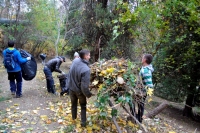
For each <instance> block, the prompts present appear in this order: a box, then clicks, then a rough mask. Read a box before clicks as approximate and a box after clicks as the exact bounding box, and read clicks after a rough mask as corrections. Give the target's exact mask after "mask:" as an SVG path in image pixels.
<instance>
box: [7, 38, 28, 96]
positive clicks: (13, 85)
mask: <svg viewBox="0 0 200 133" xmlns="http://www.w3.org/2000/svg"><path fill="white" fill-rule="evenodd" d="M14 45H15V42H14V41H8V48H7V49H5V50H4V51H3V58H4V61H5V60H6V58H7V57H8V56H7V55H12V58H13V61H14V64H15V65H14V67H13V68H12V69H10V68H6V69H7V73H8V80H9V81H10V90H11V94H12V95H16V98H20V97H21V96H22V73H21V66H20V64H23V63H26V62H27V61H28V60H31V57H27V58H22V57H21V54H20V53H19V51H18V50H17V49H15V48H14ZM4 65H5V62H4ZM15 81H16V82H15Z"/></svg>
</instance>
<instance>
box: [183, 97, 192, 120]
mask: <svg viewBox="0 0 200 133" xmlns="http://www.w3.org/2000/svg"><path fill="white" fill-rule="evenodd" d="M193 99H194V94H188V95H187V99H186V102H185V108H184V110H183V116H187V117H192V107H193Z"/></svg>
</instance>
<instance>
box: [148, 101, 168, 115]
mask: <svg viewBox="0 0 200 133" xmlns="http://www.w3.org/2000/svg"><path fill="white" fill-rule="evenodd" d="M167 107H168V103H167V102H163V103H161V104H160V105H159V106H158V107H156V108H155V109H154V110H152V111H151V112H149V113H148V114H146V115H145V116H146V117H147V118H153V117H155V116H156V115H157V114H159V113H160V112H161V111H163V110H164V109H165V108H167Z"/></svg>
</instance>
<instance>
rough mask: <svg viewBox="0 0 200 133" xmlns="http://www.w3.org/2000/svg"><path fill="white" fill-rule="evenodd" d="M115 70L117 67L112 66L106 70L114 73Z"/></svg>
mask: <svg viewBox="0 0 200 133" xmlns="http://www.w3.org/2000/svg"><path fill="white" fill-rule="evenodd" d="M114 70H115V68H113V67H111V68H107V69H106V72H107V73H113V72H114Z"/></svg>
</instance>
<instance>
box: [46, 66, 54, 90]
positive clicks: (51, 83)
mask: <svg viewBox="0 0 200 133" xmlns="http://www.w3.org/2000/svg"><path fill="white" fill-rule="evenodd" d="M43 71H44V74H45V77H46V82H47V91H48V92H50V93H55V88H54V80H53V76H52V72H51V70H50V69H49V68H48V67H47V66H45V67H44V69H43Z"/></svg>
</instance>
